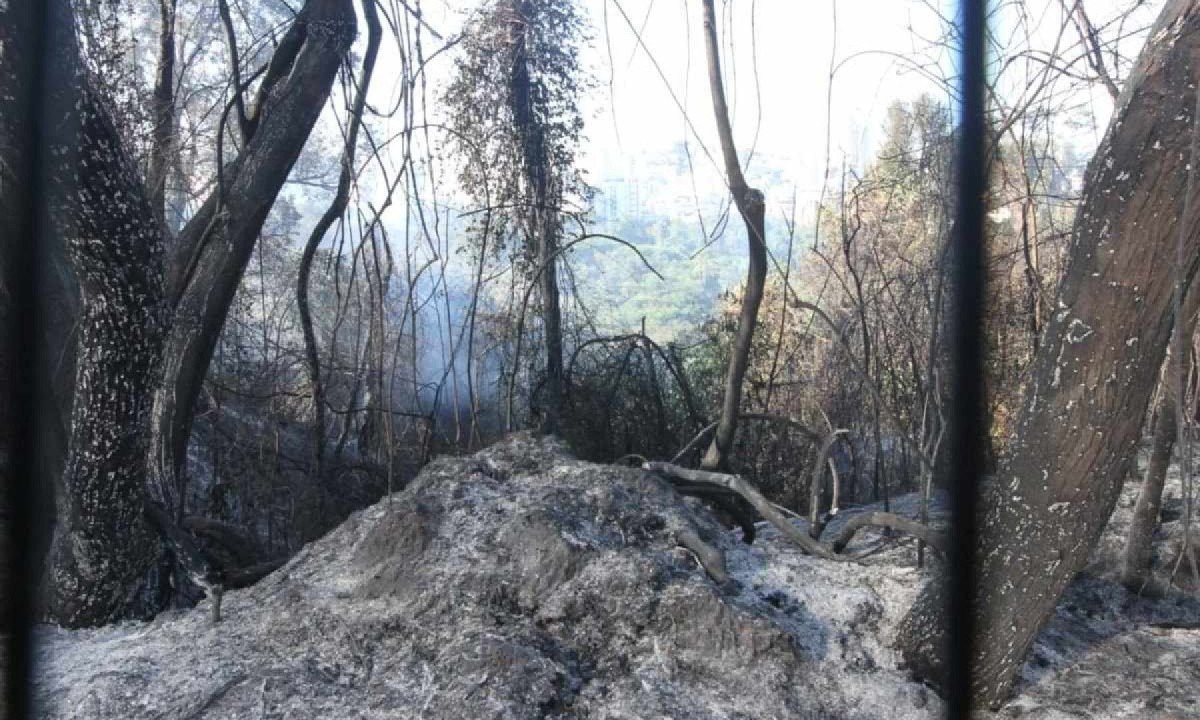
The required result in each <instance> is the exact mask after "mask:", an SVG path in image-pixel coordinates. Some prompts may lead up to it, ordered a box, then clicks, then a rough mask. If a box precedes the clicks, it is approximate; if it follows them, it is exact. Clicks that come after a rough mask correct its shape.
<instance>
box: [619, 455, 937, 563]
mask: <svg viewBox="0 0 1200 720" xmlns="http://www.w3.org/2000/svg"><path fill="white" fill-rule="evenodd" d="M642 469H643V470H646V471H647V472H651V473H654V474H656V475H659V476H661V477H663V478H665V479H666V480H667V481H668V482H670V483H671V485H672V486H673V487H675V488H676V489H677V490H679V491H680V492H682V493H686V494H694V495H705V496H708V495H713V496H716V497H720V496H722V495H725V494H726V493H728V492H732V493H734V494H737V495H740V496H741V497H742V498H743V499H744V500H746V501H747V502H748V503H750V504H751V505H752V506H754V509H755V510H757V511H758V512H759V514H760V515H762V516H763V518H764V519H766V521H767V522H769V523H771V524H772V525H774V526H775V528H776V529H777V530H779V532H780V533H781V534H783V536H784V537H786V538H788V539H789V540H791V541H792V542H794V543H796V544H797V545H799V546H800V547H801V548H803V549H804V551H805V552H807V553H808V554H810V555H813V556H815V557H819V558H822V559H824V560H841V561H851V560H855V559H856V558H853V557H848V556H845V555H842V554H841V553H843V552H844V551H845V549H846V546H847V545H849V544H850V541H851V540H852V539H854V535H855V534H856V533H857V532H858V531H859V530H861V529H863V528H864V527H883V528H889V529H891V530H896V531H898V532H902V533H905V534H907V535H911V536H913V537H915V538H917V539H918V540H921V541H923V542H925V543H926V544H927V545H929V546H930V547H932V548H933V549H934V550H935V551H936V552H937V553H938V554H940V555H941V556H942V557H943V558H945V557H946V556H947V553H948V552H949V542H948V540H947V538H946V536H945V535H943V534H942V533H939V532H936V531H933V530H931V529H929V528H928V527H926V526H924V525H922V524H921V523H919V522H917V521H915V520H909V519H908V518H905V517H901V516H899V515H895V514H893V513H885V512H870V513H864V514H862V515H858V516H856V517H854V518H852V519H850V520H849V521H848V522H847V523H846V526H845V527H844V528H843V529H842V532H841V533H840V534H839V535H838V537H837V539H836V540H835V541H834V542H833V544H832V546H826V545H824V544H822V543H820V542H818V541H817V540H815V539H813V538H812V537H810V536H809V534H808V533H806V532H804V531H803V530H801V529H800V528H798V527H797V526H796V525H795V524H794V523H793V522H791V521H790V520H788V518H787V517H785V516H784V514H783V513H782V512H780V510H779V509H778V508H776V507H775V505H774V504H772V503H771V502H770V501H769V500H767V499H766V498H765V497H763V495H762V493H760V492H759V491H758V489H757V488H755V487H754V486H753V485H751V484H750V483H749V482H747V481H746V480H744V479H742V478H741V477H739V476H737V475H728V474H725V473H715V472H708V471H706V470H691V469H689V468H684V467H680V466H678V465H672V464H671V463H665V462H648V463H645V464H643V465H642ZM680 481H682V482H680ZM706 491H709V492H706ZM722 491H724V492H722ZM677 537H678V536H677ZM680 544H681V545H684V546H685V547H688V548H689V549H691V550H692V551H693V552H695V553H696V555H697V557H701V553H700V552H699V551H697V550H695V549H693V548H691V546H689V545H686V544H684V542H683V540H682V539H680ZM701 564H702V565H704V566H705V569H706V570H707V569H708V565H707V564H706V563H705V562H704V561H703V559H702V561H701ZM721 567H722V568H723V567H724V565H723V563H722V565H721ZM709 574H710V575H712V576H713V579H714V580H715V579H717V575H715V574H713V573H712V572H710V573H709Z"/></svg>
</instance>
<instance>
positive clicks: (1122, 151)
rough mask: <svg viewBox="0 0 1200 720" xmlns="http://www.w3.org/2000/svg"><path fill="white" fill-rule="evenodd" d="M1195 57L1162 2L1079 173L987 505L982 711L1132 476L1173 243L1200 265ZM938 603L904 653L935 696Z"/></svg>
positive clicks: (1195, 21) (1165, 317) (1196, 31)
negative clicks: (1059, 272)
mask: <svg viewBox="0 0 1200 720" xmlns="http://www.w3.org/2000/svg"><path fill="white" fill-rule="evenodd" d="M1197 57H1200V0H1173V1H1172V2H1170V3H1168V5H1167V7H1166V8H1165V9H1164V10H1163V12H1162V14H1161V16H1160V17H1159V20H1158V22H1157V24H1156V26H1155V28H1154V30H1153V31H1152V32H1151V34H1150V40H1149V41H1148V44H1147V46H1146V48H1145V49H1144V50H1143V51H1142V54H1141V56H1140V58H1139V59H1138V63H1137V66H1136V68H1135V71H1134V73H1133V74H1132V75H1131V77H1130V79H1129V81H1128V85H1127V87H1126V88H1125V90H1124V92H1123V94H1122V95H1121V98H1120V102H1119V104H1118V108H1117V110H1116V112H1115V114H1114V116H1113V119H1112V122H1111V123H1110V125H1109V129H1108V132H1107V134H1106V136H1105V138H1104V141H1103V142H1102V143H1101V145H1100V147H1099V149H1098V150H1097V152H1096V156H1095V158H1094V159H1093V160H1092V162H1091V165H1090V166H1089V168H1088V171H1087V176H1086V180H1085V188H1084V194H1083V200H1082V204H1081V206H1080V208H1079V211H1078V215H1077V218H1076V222H1075V227H1074V229H1073V237H1072V245H1071V249H1070V256H1069V260H1068V264H1067V268H1066V271H1065V273H1064V276H1063V281H1062V284H1061V286H1060V288H1059V291H1058V298H1057V303H1056V305H1055V311H1054V313H1053V314H1052V315H1051V317H1050V318H1049V319H1048V322H1047V325H1046V329H1045V334H1044V335H1043V337H1042V342H1041V345H1040V347H1039V349H1038V353H1037V355H1036V357H1035V360H1034V366H1033V371H1032V375H1031V377H1030V380H1029V384H1028V386H1027V388H1026V390H1025V396H1024V399H1023V402H1022V405H1021V415H1020V418H1019V421H1018V424H1017V426H1016V428H1015V431H1014V435H1013V437H1012V438H1011V440H1010V443H1009V447H1008V452H1007V453H1006V456H1005V457H1004V458H1003V459H1002V461H1001V463H1000V469H999V472H998V474H997V476H996V477H995V480H994V482H992V483H988V484H987V486H986V487H985V489H984V492H983V498H982V502H983V506H982V510H981V514H980V517H979V521H978V527H979V536H978V546H977V548H976V561H975V567H976V569H977V570H976V573H977V576H976V582H977V585H976V590H975V610H974V612H975V622H976V627H977V633H976V636H975V642H974V650H973V656H974V657H973V662H972V667H971V673H972V696H973V698H974V699H975V701H976V702H977V703H979V704H980V705H995V704H998V703H999V702H1001V701H1003V700H1004V699H1005V697H1006V696H1007V694H1008V692H1009V690H1010V689H1011V687H1012V684H1013V681H1014V678H1015V676H1016V673H1017V671H1018V670H1019V669H1020V666H1021V664H1022V663H1023V662H1024V659H1025V655H1026V653H1027V652H1028V650H1029V647H1030V645H1031V644H1032V643H1033V640H1034V637H1035V636H1036V635H1037V632H1038V629H1039V628H1040V627H1041V626H1042V623H1043V622H1044V621H1045V620H1046V618H1047V617H1049V615H1050V613H1051V612H1052V611H1053V609H1054V606H1055V604H1056V603H1057V601H1058V598H1059V596H1060V595H1061V594H1062V592H1063V590H1064V589H1065V588H1066V586H1067V584H1068V583H1069V582H1070V581H1071V579H1072V578H1073V577H1074V575H1075V573H1076V572H1077V571H1079V570H1080V569H1081V568H1082V567H1083V566H1084V564H1085V563H1086V561H1087V558H1088V555H1089V553H1090V551H1091V549H1092V547H1093V546H1094V545H1095V543H1096V541H1097V539H1098V538H1099V536H1100V532H1101V530H1102V529H1103V527H1104V525H1105V523H1106V522H1107V520H1108V517H1109V515H1110V514H1111V513H1112V510H1113V507H1114V505H1115V503H1116V499H1117V496H1118V494H1119V492H1120V488H1121V484H1122V482H1123V481H1124V479H1125V477H1126V476H1127V474H1128V470H1129V466H1130V461H1131V460H1132V458H1133V456H1134V451H1135V444H1136V442H1137V440H1138V436H1139V434H1140V432H1141V425H1142V418H1143V417H1144V415H1145V411H1146V406H1147V405H1148V403H1149V399H1150V395H1151V392H1152V390H1153V388H1154V384H1155V380H1156V376H1157V373H1158V369H1159V368H1160V367H1161V365H1162V360H1163V356H1164V353H1165V350H1166V346H1167V341H1168V339H1169V336H1170V333H1171V327H1172V320H1173V312H1172V290H1173V283H1172V279H1171V275H1170V273H1169V272H1168V271H1169V269H1170V268H1171V267H1173V266H1174V264H1175V256H1176V244H1177V243H1178V242H1182V243H1183V244H1184V247H1183V255H1184V257H1186V258H1187V266H1186V267H1184V268H1181V272H1182V273H1183V277H1184V278H1185V279H1186V280H1188V281H1189V282H1190V279H1191V278H1192V276H1193V275H1194V273H1195V269H1196V260H1197V258H1198V257H1200V252H1198V251H1200V228H1198V227H1197V217H1196V215H1195V212H1194V211H1195V208H1194V207H1192V208H1191V211H1190V212H1189V214H1188V216H1187V217H1183V215H1184V210H1185V204H1184V199H1185V196H1186V195H1187V190H1188V164H1189V162H1193V161H1191V160H1189V158H1190V156H1191V153H1192V150H1191V146H1192V137H1193V132H1192V129H1193V116H1194V103H1195V90H1194V89H1193V88H1195V86H1196V83H1197V82H1200V67H1197V65H1196V58H1197ZM962 480H963V481H967V480H968V479H967V478H963V479H962ZM944 593H945V590H944V587H943V585H942V584H940V583H932V584H931V585H930V586H929V588H928V589H927V590H926V591H925V592H924V593H923V594H922V595H921V597H920V598H919V599H918V601H917V603H916V604H915V605H914V607H913V608H912V610H911V611H910V613H909V615H908V617H907V618H906V619H905V622H904V625H903V628H902V633H901V640H900V644H901V647H902V650H903V652H904V656H905V658H906V660H907V661H908V662H909V664H910V665H911V666H912V667H913V669H914V670H915V671H916V672H917V674H918V675H920V676H922V677H924V678H925V679H928V680H930V681H931V682H935V683H940V682H942V680H943V679H944V674H945V671H946V667H945V657H946V655H945V650H946V648H945V644H946V639H947V632H948V631H949V630H950V629H949V628H948V627H947V626H946V620H945V617H946V616H945V613H944V609H943V608H944V603H943V600H944Z"/></svg>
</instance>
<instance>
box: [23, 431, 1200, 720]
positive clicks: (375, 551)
mask: <svg viewBox="0 0 1200 720" xmlns="http://www.w3.org/2000/svg"><path fill="white" fill-rule="evenodd" d="M1136 491H1137V486H1136V484H1131V485H1130V487H1129V488H1127V489H1126V492H1125V495H1124V497H1123V499H1122V501H1121V503H1120V504H1119V507H1118V509H1117V512H1116V514H1115V515H1114V518H1113V521H1112V523H1111V526H1110V528H1109V530H1108V532H1107V533H1106V536H1105V540H1104V541H1103V542H1101V544H1100V546H1099V547H1098V548H1097V551H1096V554H1095V562H1094V563H1093V564H1092V566H1091V567H1089V568H1088V570H1087V571H1085V572H1084V573H1083V574H1082V575H1081V576H1080V578H1079V579H1078V580H1077V581H1076V582H1075V583H1074V585H1073V586H1072V587H1071V589H1070V590H1069V591H1068V593H1067V595H1066V596H1065V597H1064V599H1063V602H1062V603H1061V604H1060V608H1059V610H1058V612H1057V614H1056V616H1055V617H1054V618H1053V620H1052V621H1051V622H1050V623H1049V625H1048V626H1047V627H1046V629H1045V631H1044V632H1043V633H1042V635H1041V637H1040V638H1039V640H1038V643H1037V646H1036V648H1035V650H1034V652H1033V653H1032V654H1031V657H1030V660H1029V662H1028V663H1027V665H1026V667H1025V670H1024V673H1023V679H1022V682H1021V683H1020V685H1019V688H1018V694H1017V696H1016V697H1015V698H1014V699H1013V700H1012V701H1011V702H1010V703H1009V704H1008V705H1007V706H1006V707H1005V708H1003V709H1002V710H1001V711H1000V712H999V713H998V715H997V716H998V717H1028V718H1084V717H1088V718H1188V717H1200V602H1197V600H1196V598H1195V596H1194V595H1188V594H1185V593H1182V592H1180V593H1177V594H1173V595H1170V596H1168V597H1164V598H1156V599H1151V598H1139V597H1137V596H1135V595H1133V594H1130V593H1128V592H1126V591H1125V590H1124V589H1123V588H1121V587H1120V586H1119V585H1118V584H1117V583H1116V582H1115V580H1114V577H1115V569H1114V568H1115V565H1114V563H1115V558H1114V553H1115V551H1116V549H1117V548H1119V539H1120V538H1121V537H1123V528H1124V527H1125V525H1126V524H1127V523H1128V517H1129V513H1130V510H1131V508H1132V504H1133V499H1134V498H1135V497H1136ZM1179 492H1180V491H1179V482H1178V478H1177V477H1176V478H1174V479H1173V480H1172V482H1171V483H1169V486H1168V491H1167V493H1168V499H1167V507H1168V509H1169V510H1168V513H1167V522H1165V523H1164V530H1163V533H1164V537H1163V542H1162V543H1161V544H1162V545H1163V546H1164V547H1169V545H1170V542H1171V537H1172V534H1173V533H1174V534H1176V535H1177V534H1178V533H1180V532H1181V530H1180V526H1181V523H1182V520H1181V518H1179V517H1176V516H1175V515H1173V514H1172V511H1170V508H1173V507H1174V505H1175V504H1174V501H1173V500H1172V499H1171V498H1173V497H1174V498H1177V497H1179ZM865 509H869V508H863V509H859V510H865ZM893 510H898V511H900V512H906V513H908V514H915V510H916V501H915V498H913V497H904V498H899V499H897V500H896V501H895V502H893ZM839 520H840V521H844V519H843V518H839ZM682 529H691V530H693V531H695V532H696V533H697V534H698V535H699V536H700V537H702V538H703V539H705V540H706V541H708V542H709V543H711V544H712V545H714V546H717V547H719V548H721V549H722V550H723V551H724V552H725V553H726V555H727V559H728V562H729V571H730V574H731V576H732V577H733V578H734V580H735V581H736V589H733V590H732V591H731V590H730V589H729V588H725V589H722V588H718V587H717V586H716V585H715V584H714V583H713V582H712V581H711V580H710V579H709V578H708V576H707V575H706V574H705V572H704V571H703V570H702V569H701V568H700V566H699V564H698V563H697V561H696V558H695V557H694V556H693V555H692V554H691V553H690V552H689V551H688V550H685V549H683V548H682V547H679V545H678V544H677V542H676V539H675V538H676V535H677V533H678V532H679V531H680V530H682ZM760 530H761V532H760V537H759V539H758V540H757V541H756V542H755V543H754V544H753V545H749V546H747V545H745V544H743V543H741V542H740V540H739V538H738V534H739V533H738V532H736V531H735V532H727V531H725V530H724V529H723V528H722V527H721V526H719V525H718V524H717V523H716V522H715V521H714V520H713V518H712V516H711V515H710V513H709V512H708V511H707V510H706V509H705V508H704V506H703V505H701V504H699V503H698V502H697V501H693V500H686V501H685V500H681V499H680V498H679V496H678V495H676V494H675V493H674V491H672V490H671V489H670V488H669V487H668V486H667V485H666V484H665V483H663V482H662V481H661V480H659V479H657V478H655V477H653V476H651V475H648V474H646V473H644V472H642V471H641V470H636V469H630V468H620V467H614V466H602V465H593V464H589V463H584V462H580V461H578V460H574V459H572V458H571V457H570V456H569V455H567V454H566V453H565V452H563V451H562V449H561V448H560V447H559V446H558V445H557V444H556V443H555V442H554V441H552V440H535V439H533V438H531V437H529V436H524V435H518V436H514V437H512V438H510V439H508V440H506V441H504V442H502V443H500V444H498V445H496V446H493V447H492V448H489V449H487V450H484V451H482V452H480V453H478V454H476V455H474V456H471V457H463V458H443V459H440V460H437V461H435V462H434V463H433V464H431V465H430V466H429V467H427V468H426V469H425V470H424V471H423V472H422V473H421V475H420V476H419V477H418V478H417V479H416V480H415V481H414V482H413V483H412V484H411V485H410V486H409V487H408V488H406V489H405V490H404V491H402V492H399V493H396V494H395V495H392V496H390V497H388V498H385V499H384V500H383V501H381V502H380V503H378V504H376V505H374V506H372V507H370V508H368V509H366V510H363V511H361V512H359V513H356V514H355V515H353V516H351V517H350V518H349V519H348V520H347V521H346V522H345V523H344V524H343V525H341V526H340V527H338V528H337V529H335V530H334V531H332V532H331V533H329V534H328V535H326V536H325V537H324V538H322V539H320V540H319V541H317V542H314V543H311V544H310V545H308V546H306V547H305V548H304V549H303V550H302V551H301V552H300V553H299V554H298V555H297V556H296V557H294V558H293V559H292V560H291V561H290V562H289V563H288V564H287V565H286V566H285V567H284V568H282V569H281V570H279V571H277V572H275V573H274V574H272V575H270V576H268V577H267V578H266V579H265V580H263V581H262V582H260V583H259V584H258V585H256V586H255V587H252V588H249V589H246V590H242V591H237V592H231V593H229V594H227V595H226V597H225V601H224V604H223V615H224V620H223V622H221V623H220V624H216V625H214V624H213V623H212V622H211V619H210V608H209V607H208V601H205V602H204V603H202V604H201V605H200V606H199V607H197V608H195V609H193V610H190V611H185V612H172V613H167V614H164V615H162V616H160V617H159V618H157V619H156V620H155V621H153V622H150V623H145V624H126V625H120V626H116V627H109V628H103V629H98V630H90V631H71V632H68V631H64V630H60V629H57V628H51V627H44V628H41V629H40V630H39V632H38V640H39V647H38V668H37V672H38V680H37V685H36V689H35V690H36V699H37V703H38V706H39V710H40V714H41V715H42V716H43V717H47V718H64V719H65V718H89V719H99V720H105V719H107V718H113V719H116V718H187V719H193V718H256V719H257V718H280V719H282V718H289V719H292V720H303V719H306V718H514V719H515V718H543V717H546V718H631V719H632V718H677V719H683V718H731V719H732V718H747V719H748V718H781V719H782V718H881V717H886V718H889V719H890V720H904V719H906V718H914V719H915V718H936V717H939V716H940V714H941V707H942V706H941V701H940V700H939V699H938V697H937V696H936V695H935V694H934V693H933V692H932V691H930V690H929V689H927V688H926V687H924V686H922V685H921V684H919V683H917V682H914V681H912V680H911V679H910V678H909V676H908V674H907V672H906V671H905V670H904V669H903V668H902V667H900V664H899V662H900V658H899V653H898V652H896V651H894V650H893V649H892V642H893V640H894V634H895V630H896V626H897V623H898V622H899V620H900V618H901V617H902V616H903V614H904V612H905V611H906V610H907V608H908V606H909V604H910V603H911V602H912V600H913V598H914V597H915V596H916V594H917V592H918V590H919V588H920V585H921V583H922V582H926V581H928V580H929V579H930V578H931V577H933V576H934V575H933V573H932V572H931V571H930V570H919V569H917V568H916V567H915V548H914V546H913V544H912V542H911V541H908V540H904V539H900V538H885V537H882V536H881V535H880V534H879V533H875V532H865V533H860V535H859V537H858V538H857V539H856V540H855V543H854V544H853V545H852V546H851V548H850V550H851V552H853V553H863V552H867V551H872V550H873V551H874V552H871V553H870V554H868V555H867V556H866V557H865V558H864V559H863V560H862V561H861V562H859V563H848V562H831V561H823V560H818V559H814V558H812V557H809V556H807V555H804V554H803V553H802V552H801V551H800V550H799V549H798V548H796V547H795V546H793V545H791V544H789V543H788V542H787V541H786V540H784V539H783V538H781V537H780V536H779V535H778V533H776V532H775V531H774V529H773V528H769V527H766V526H760ZM836 530H837V526H836V524H835V525H834V526H832V527H831V528H830V529H829V530H827V532H830V533H832V532H836Z"/></svg>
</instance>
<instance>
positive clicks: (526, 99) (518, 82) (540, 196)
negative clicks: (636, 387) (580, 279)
mask: <svg viewBox="0 0 1200 720" xmlns="http://www.w3.org/2000/svg"><path fill="white" fill-rule="evenodd" d="M529 5H530V3H529V2H528V0H512V2H511V4H510V7H509V8H508V10H509V13H510V15H509V23H510V25H509V31H510V40H509V41H510V43H511V44H512V65H511V70H510V73H509V77H508V84H509V96H508V97H509V102H510V103H512V108H511V110H512V116H513V123H514V124H515V125H516V131H517V136H518V138H519V142H520V148H521V171H522V173H523V176H524V184H525V198H524V201H525V207H524V209H523V214H524V218H523V220H524V225H525V232H526V234H527V235H528V240H529V244H530V246H531V247H533V248H534V251H535V252H536V258H537V267H538V268H540V274H539V275H538V276H537V277H536V278H535V280H536V281H537V282H538V283H539V286H540V287H539V290H540V291H541V296H542V335H543V341H544V343H545V348H546V382H545V385H544V389H543V392H542V395H543V399H542V408H543V414H542V421H541V431H542V432H544V433H555V432H558V431H559V429H560V428H559V424H560V423H561V421H562V411H563V359H562V354H563V353H562V309H561V308H560V307H559V298H558V295H559V293H558V245H559V235H560V234H561V224H560V222H559V219H558V212H559V205H560V204H561V202H562V197H561V196H562V187H561V185H562V184H561V182H558V181H557V178H555V177H553V176H554V175H555V173H553V172H552V169H553V168H552V165H551V163H552V162H553V159H552V158H551V157H550V153H549V152H548V150H549V148H548V147H547V142H546V131H545V128H544V127H543V124H542V123H543V120H542V117H543V116H544V115H545V113H544V112H542V113H539V112H538V110H539V108H538V107H537V104H538V99H537V97H536V93H537V92H538V88H536V87H535V81H534V79H533V77H532V76H531V73H530V58H529V53H530V48H529V32H530V31H529V28H528V23H529V18H530V17H532V16H533V14H534V13H533V12H532V11H531V8H530V7H529Z"/></svg>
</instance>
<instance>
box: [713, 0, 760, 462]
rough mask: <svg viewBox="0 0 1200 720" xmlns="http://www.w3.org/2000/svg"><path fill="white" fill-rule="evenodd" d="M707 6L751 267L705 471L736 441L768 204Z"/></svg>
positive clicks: (726, 151)
mask: <svg viewBox="0 0 1200 720" xmlns="http://www.w3.org/2000/svg"><path fill="white" fill-rule="evenodd" d="M702 2H703V5H704V50H705V56H706V57H707V58H708V84H709V88H710V89H711V92H712V100H713V114H714V115H715V116H716V121H717V134H718V135H719V136H720V138H721V154H722V155H723V156H724V160H725V175H726V179H727V180H728V181H729V192H730V194H731V195H732V196H733V203H734V205H735V206H736V207H737V209H738V213H740V214H741V216H742V220H743V221H744V222H745V225H746V242H747V247H748V252H749V256H750V265H749V268H748V269H747V271H746V290H745V292H744V294H743V295H742V309H741V312H740V313H739V314H738V326H737V334H736V335H735V336H734V340H733V353H732V355H731V356H730V358H729V369H728V371H727V372H726V375H725V391H724V395H723V398H722V401H721V415H720V418H719V419H718V421H717V430H716V432H715V433H714V434H713V439H712V443H711V444H710V445H709V446H708V451H707V452H705V454H704V459H703V461H702V463H701V465H702V467H704V468H705V469H707V470H716V469H720V468H723V467H725V466H726V465H727V464H728V462H729V453H730V451H731V450H732V449H733V440H734V437H735V436H736V434H737V421H738V409H739V407H740V406H741V404H742V381H743V380H744V379H745V377H746V368H747V367H748V366H749V364H750V350H751V346H752V343H753V340H754V328H755V325H756V324H757V323H758V307H759V305H761V304H762V299H763V286H764V285H765V284H766V281H767V245H766V228H765V222H766V219H765V205H764V202H763V194H762V192H761V191H759V190H756V189H754V188H751V187H750V186H748V185H747V184H746V178H745V177H744V176H743V175H742V166H741V163H740V162H739V160H738V155H737V148H736V147H735V146H734V144H733V129H732V127H731V126H730V124H729V107H728V106H727V104H726V102H725V87H724V84H723V83H722V81H721V60H720V57H719V54H718V48H719V45H718V43H717V17H716V10H715V9H714V7H713V1H712V0H702Z"/></svg>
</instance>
